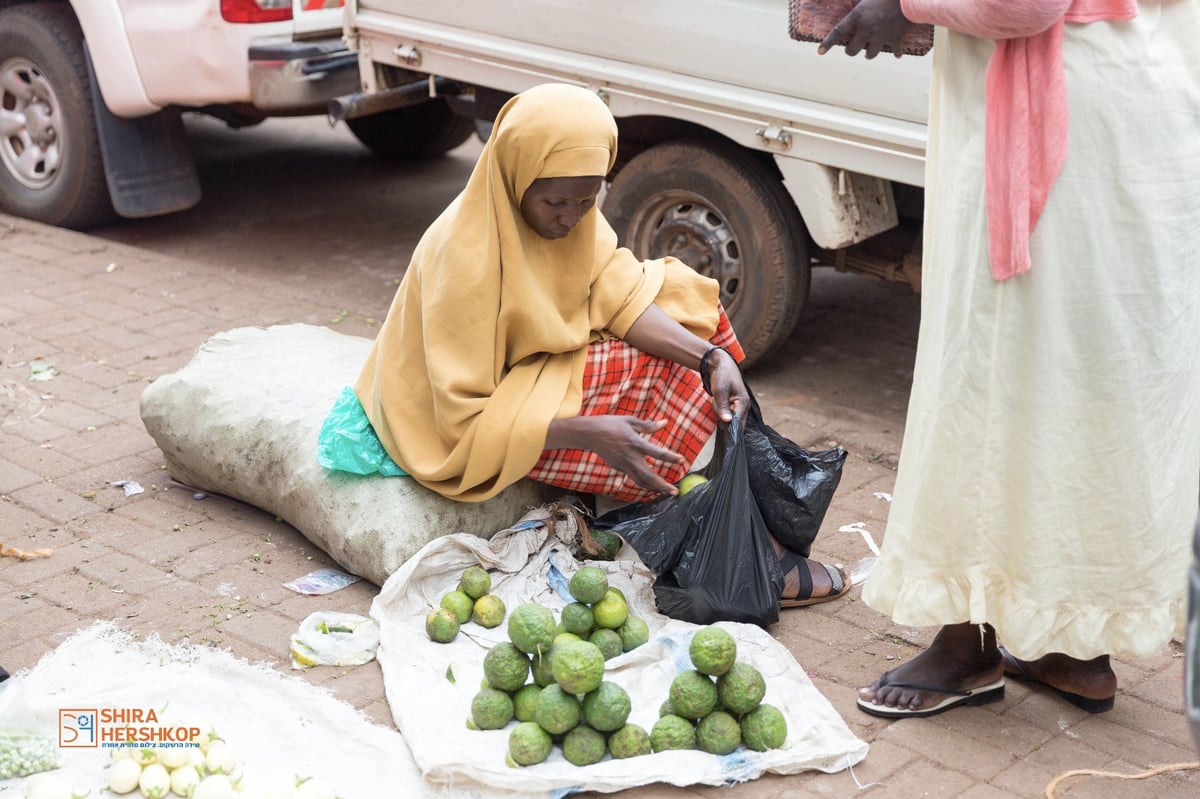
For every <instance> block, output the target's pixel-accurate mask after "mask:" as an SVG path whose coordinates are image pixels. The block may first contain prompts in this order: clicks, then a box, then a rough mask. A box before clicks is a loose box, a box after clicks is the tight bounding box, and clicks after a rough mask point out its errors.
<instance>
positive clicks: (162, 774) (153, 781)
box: [138, 763, 171, 799]
mask: <svg viewBox="0 0 1200 799" xmlns="http://www.w3.org/2000/svg"><path fill="white" fill-rule="evenodd" d="M138 787H139V788H141V789H142V796H144V797H146V799H163V797H164V796H166V795H167V794H168V793H169V792H170V790H171V775H170V773H168V772H167V768H166V766H164V765H163V764H162V763H151V764H150V765H148V766H146V767H145V768H144V769H142V776H140V777H138Z"/></svg>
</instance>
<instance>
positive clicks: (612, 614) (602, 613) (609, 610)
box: [592, 588, 629, 630]
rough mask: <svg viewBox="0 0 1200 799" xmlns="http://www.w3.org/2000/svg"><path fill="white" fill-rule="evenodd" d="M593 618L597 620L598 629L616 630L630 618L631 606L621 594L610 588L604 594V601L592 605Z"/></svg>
mask: <svg viewBox="0 0 1200 799" xmlns="http://www.w3.org/2000/svg"><path fill="white" fill-rule="evenodd" d="M592 617H593V618H594V619H595V620H596V626H597V627H607V628H608V629H610V630H615V629H617V628H618V627H620V626H621V625H622V624H624V623H625V620H626V619H628V618H629V606H628V605H627V604H626V603H625V597H624V596H622V594H621V592H619V591H617V590H616V589H615V588H610V589H608V590H607V591H605V592H604V598H603V599H601V600H600V601H599V602H594V603H592Z"/></svg>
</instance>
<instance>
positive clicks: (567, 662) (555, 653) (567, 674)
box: [550, 641, 604, 694]
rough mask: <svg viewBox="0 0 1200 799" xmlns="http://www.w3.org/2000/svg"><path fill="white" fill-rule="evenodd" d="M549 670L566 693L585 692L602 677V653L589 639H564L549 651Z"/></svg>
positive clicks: (595, 686) (594, 685)
mask: <svg viewBox="0 0 1200 799" xmlns="http://www.w3.org/2000/svg"><path fill="white" fill-rule="evenodd" d="M550 671H551V673H552V674H553V675H554V681H555V682H556V683H558V684H559V685H560V686H562V688H563V690H565V691H566V692H567V693H570V694H586V693H587V692H588V691H594V690H596V688H597V687H598V686H599V685H600V681H601V680H603V679H604V653H603V652H601V651H600V647H598V646H596V645H595V644H593V643H591V642H590V641H564V642H562V643H561V644H557V645H555V647H554V648H553V649H552V650H551V651H550Z"/></svg>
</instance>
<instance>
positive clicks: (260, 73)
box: [250, 39, 358, 116]
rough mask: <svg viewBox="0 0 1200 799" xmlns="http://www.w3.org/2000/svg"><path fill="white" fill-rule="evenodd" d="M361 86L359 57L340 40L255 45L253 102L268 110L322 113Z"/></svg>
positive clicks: (252, 56)
mask: <svg viewBox="0 0 1200 799" xmlns="http://www.w3.org/2000/svg"><path fill="white" fill-rule="evenodd" d="M357 90H358V56H357V54H356V53H355V52H354V51H353V50H349V49H347V47H346V46H345V44H343V43H342V41H341V40H340V39H327V40H323V41H313V42H287V43H283V44H262V45H255V46H253V47H251V48H250V96H251V101H252V102H253V103H254V106H255V107H256V108H258V109H259V110H261V111H263V112H265V113H267V114H269V115H274V116H287V115H301V114H321V113H324V112H325V109H326V107H327V106H328V104H329V101H330V100H332V99H333V98H335V97H340V96H342V95H346V94H350V93H352V92H355V91H357Z"/></svg>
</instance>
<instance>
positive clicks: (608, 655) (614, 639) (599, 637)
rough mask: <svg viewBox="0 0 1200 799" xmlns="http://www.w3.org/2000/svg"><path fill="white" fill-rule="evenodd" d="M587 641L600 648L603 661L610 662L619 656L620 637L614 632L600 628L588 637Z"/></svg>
mask: <svg viewBox="0 0 1200 799" xmlns="http://www.w3.org/2000/svg"><path fill="white" fill-rule="evenodd" d="M588 640H589V641H591V642H592V643H593V644H595V645H596V646H598V647H600V652H601V654H603V655H604V659H605V660H612V659H613V658H615V657H616V656H617V655H619V654H621V636H620V635H619V634H617V631H616V630H610V629H608V628H607V627H600V628H598V629H597V630H596V631H595V632H593V633H592V634H591V635H590V636H589V637H588Z"/></svg>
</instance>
